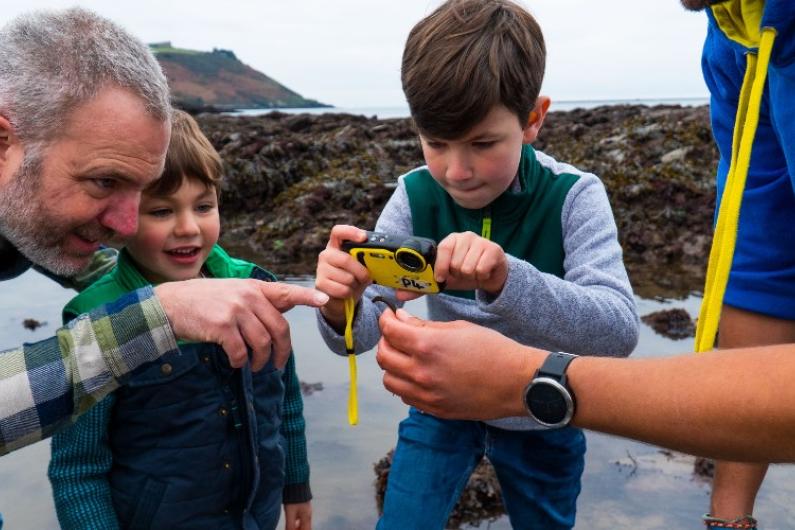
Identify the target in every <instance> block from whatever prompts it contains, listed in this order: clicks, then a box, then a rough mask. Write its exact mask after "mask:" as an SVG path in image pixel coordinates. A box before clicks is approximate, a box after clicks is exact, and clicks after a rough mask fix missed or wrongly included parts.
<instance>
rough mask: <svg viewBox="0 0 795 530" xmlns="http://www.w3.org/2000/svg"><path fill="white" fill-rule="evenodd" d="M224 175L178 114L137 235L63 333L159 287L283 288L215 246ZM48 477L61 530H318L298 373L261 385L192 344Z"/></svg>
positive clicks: (140, 379)
mask: <svg viewBox="0 0 795 530" xmlns="http://www.w3.org/2000/svg"><path fill="white" fill-rule="evenodd" d="M222 169H223V166H222V163H221V158H220V157H219V155H218V153H217V152H216V151H215V149H214V148H213V146H212V144H210V142H209V140H208V139H207V138H206V137H205V136H204V134H202V132H201V130H200V129H199V126H198V125H197V124H196V122H195V120H194V119H193V118H191V117H190V116H189V115H188V114H186V113H184V112H182V111H174V114H173V116H172V131H171V142H170V144H169V148H168V154H167V156H166V164H165V169H164V171H163V174H162V176H161V177H160V179H159V180H158V181H156V182H155V183H154V184H152V185H151V186H150V187H149V188H147V189H146V190H144V193H143V195H142V198H141V205H140V220H139V225H138V232H137V234H136V235H135V236H134V237H132V238H131V239H130V240H129V241H127V242H126V246H125V248H124V249H123V250H122V251H121V252H120V254H119V259H118V263H117V266H116V267H115V268H114V269H113V270H112V271H110V272H109V273H108V274H106V275H105V276H103V277H102V278H100V279H99V280H98V281H97V282H96V283H94V284H93V285H92V286H90V287H89V288H87V289H86V290H85V291H83V292H82V293H80V295H78V296H77V297H75V298H74V299H73V300H72V301H70V302H69V303H68V304H67V305H66V307H65V308H64V311H63V314H64V320H66V321H69V320H71V319H73V318H75V317H76V316H77V315H79V314H81V313H85V312H87V311H89V310H91V309H92V308H94V307H96V306H98V305H101V304H104V303H107V302H111V301H113V300H116V299H117V298H118V297H119V296H121V295H122V294H124V293H126V292H128V291H132V290H135V289H137V288H140V287H143V286H145V285H148V284H158V283H161V282H168V281H177V280H188V279H192V278H200V277H207V278H256V279H258V280H265V281H273V280H274V279H275V278H274V277H273V275H272V274H270V273H269V272H267V271H265V270H263V269H261V268H259V267H257V266H256V265H254V264H253V263H249V262H246V261H243V260H239V259H235V258H233V257H230V256H229V255H228V254H227V253H226V252H225V251H224V250H223V249H222V248H221V247H220V246H218V245H217V241H218V235H219V232H220V217H219V211H218V192H219V190H220V179H221V175H222ZM208 281H209V280H208ZM49 477H50V481H51V483H52V489H53V497H54V500H55V508H56V510H57V513H58V521H59V522H60V524H61V526H62V527H63V528H102V529H109V530H110V529H114V528H148V529H164V530H165V529H171V528H207V529H214V530H215V529H219V528H230V529H231V528H246V529H258V530H273V529H274V528H276V526H277V524H278V521H279V514H280V511H281V506H282V504H284V512H285V517H286V519H287V523H286V527H288V528H310V527H311V502H310V499H311V497H312V495H311V492H310V489H309V464H308V461H307V455H306V438H305V434H304V418H303V402H302V399H301V391H300V385H299V383H298V378H297V376H296V372H295V361H294V359H293V357H292V356H291V357H290V359H289V360H288V362H287V365H286V366H285V369H284V371H280V370H277V369H276V368H275V366H274V365H273V364H272V363H268V364H267V365H266V366H265V367H264V368H263V369H262V370H260V371H258V372H252V370H251V368H250V366H245V367H243V368H241V369H233V368H232V367H231V366H230V365H229V363H228V361H227V359H226V356H225V355H224V354H223V353H222V350H221V348H220V346H219V345H217V344H211V343H180V344H179V350H178V351H175V352H173V353H170V354H167V355H165V356H163V357H162V358H161V359H160V360H158V361H157V362H155V363H152V364H150V365H146V366H145V367H143V368H141V369H138V370H136V371H135V372H133V374H132V376H131V377H130V380H129V383H128V385H126V386H124V387H122V388H120V389H118V390H117V391H116V392H114V393H112V394H110V395H109V396H108V397H107V398H105V399H104V400H103V401H101V402H100V403H98V404H97V405H96V406H95V407H94V408H93V409H92V410H91V411H89V412H88V413H87V414H85V415H83V416H82V417H80V418H79V419H78V420H77V422H76V423H75V424H74V425H72V426H71V427H69V428H67V429H64V430H62V431H61V432H59V433H57V434H56V435H55V436H53V438H52V460H51V462H50V467H49Z"/></svg>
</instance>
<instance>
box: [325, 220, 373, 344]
mask: <svg viewBox="0 0 795 530" xmlns="http://www.w3.org/2000/svg"><path fill="white" fill-rule="evenodd" d="M366 239H367V233H366V232H365V231H364V230H361V229H359V228H356V227H355V226H349V225H336V226H335V227H334V228H332V229H331V234H330V235H329V240H328V243H327V244H326V248H325V250H323V251H322V252H321V253H320V255H319V256H318V258H317V273H316V275H315V288H316V289H318V290H320V291H323V292H324V293H326V294H327V295H329V297H330V300H329V301H328V303H327V304H326V305H325V306H323V307H322V308H321V309H320V312H321V314H322V315H323V317H324V318H325V319H326V321H327V322H328V323H329V324H331V326H332V327H334V328H335V329H337V330H341V329H343V328H344V327H345V305H344V304H345V299H346V298H351V297H352V298H353V299H354V300H355V301H357V302H358V301H359V299H360V298H361V297H362V293H363V292H364V290H365V289H366V288H367V286H368V285H370V273H369V272H368V271H367V268H366V267H365V266H364V265H362V264H361V263H359V262H358V261H356V260H355V259H354V258H353V256H351V255H350V254H348V253H347V252H345V251H344V250H342V249H341V246H342V242H343V241H345V240H350V241H357V242H363V241H365V240H366Z"/></svg>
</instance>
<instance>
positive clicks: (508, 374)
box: [376, 309, 545, 420]
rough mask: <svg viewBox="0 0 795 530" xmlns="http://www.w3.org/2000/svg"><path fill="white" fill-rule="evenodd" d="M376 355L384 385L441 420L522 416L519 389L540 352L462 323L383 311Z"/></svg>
mask: <svg viewBox="0 0 795 530" xmlns="http://www.w3.org/2000/svg"><path fill="white" fill-rule="evenodd" d="M380 325H381V332H382V333H383V336H382V338H381V341H380V342H379V343H378V352H377V354H376V359H377V360H378V364H379V365H380V366H381V368H383V369H384V370H385V371H386V373H385V374H384V386H385V387H386V389H387V390H389V391H390V392H393V393H395V394H398V395H399V396H400V397H401V398H402V399H403V401H404V402H405V403H407V404H409V405H413V406H415V407H417V408H418V409H420V410H422V411H425V412H429V413H431V414H433V415H435V416H439V417H442V418H454V419H468V420H484V419H493V418H503V417H507V416H520V415H523V414H525V411H524V404H523V391H524V387H525V386H526V385H527V383H528V382H529V381H530V379H531V378H532V376H533V374H534V373H535V370H536V369H537V368H538V366H539V365H540V364H541V362H542V361H543V359H544V356H545V352H542V351H541V350H536V349H533V348H528V347H525V346H522V345H520V344H518V343H516V342H514V341H513V340H511V339H509V338H507V337H505V336H504V335H501V334H500V333H497V332H496V331H493V330H490V329H488V328H484V327H481V326H478V325H476V324H472V323H469V322H464V321H460V320H459V321H455V322H431V321H426V320H420V319H418V318H415V317H413V316H411V315H409V313H407V312H406V311H404V310H402V309H399V310H398V311H397V315H396V314H395V313H393V312H392V311H384V313H383V314H382V315H381V320H380Z"/></svg>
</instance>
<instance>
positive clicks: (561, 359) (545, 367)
mask: <svg viewBox="0 0 795 530" xmlns="http://www.w3.org/2000/svg"><path fill="white" fill-rule="evenodd" d="M576 358H577V356H576V355H574V354H571V353H564V352H560V351H556V352H550V353H549V355H547V358H546V359H545V360H544V362H543V363H542V364H541V368H539V369H538V372H537V373H536V377H549V378H551V379H555V380H557V381H558V382H559V383H560V384H561V385H563V386H567V385H566V368H568V366H569V364H570V363H571V361H573V360H574V359H576Z"/></svg>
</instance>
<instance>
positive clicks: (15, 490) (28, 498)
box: [0, 272, 795, 530]
mask: <svg viewBox="0 0 795 530" xmlns="http://www.w3.org/2000/svg"><path fill="white" fill-rule="evenodd" d="M306 283H311V282H306ZM2 293H3V295H2V297H0V347H5V346H11V345H13V344H17V343H20V342H22V341H31V340H36V339H39V338H44V337H46V336H48V335H51V334H52V333H53V330H54V327H55V326H54V324H55V323H57V322H59V321H60V309H61V307H62V306H63V305H64V303H66V302H67V301H68V299H69V298H71V296H72V293H71V292H70V291H67V290H64V289H62V288H60V287H58V286H57V285H55V284H54V283H52V282H51V281H49V280H47V279H45V278H43V277H42V276H40V275H38V274H37V273H34V272H29V273H27V274H25V275H23V276H22V277H20V278H18V279H16V280H13V281H10V282H5V283H3V285H2ZM698 304H699V299H698V298H695V297H689V298H686V299H684V300H677V301H675V302H671V303H666V302H662V301H658V300H644V299H639V300H638V305H639V308H640V314H641V315H645V314H647V313H650V312H652V311H657V310H660V309H668V308H673V307H683V308H685V309H686V310H687V311H688V312H689V313H690V314H691V316H694V315H695V314H696V312H697V309H698ZM409 309H410V310H411V311H412V312H414V313H416V314H419V315H423V314H424V305H423V304H422V303H416V302H415V303H413V304H412V305H410V306H409ZM25 318H35V319H37V320H40V321H46V322H49V324H48V325H46V326H44V327H41V328H39V329H38V330H36V331H29V330H27V329H25V328H24V327H23V325H22V322H23V320H24V319H25ZM288 318H289V320H290V323H291V326H292V329H293V341H294V344H295V351H296V352H297V364H298V374H299V377H300V378H301V379H302V380H303V381H306V382H308V383H315V382H322V383H323V389H322V390H319V391H315V392H314V393H313V394H312V395H310V396H307V397H305V414H306V420H307V435H308V444H309V455H310V459H311V467H312V478H311V482H312V489H313V491H314V494H315V499H314V501H313V504H314V512H315V516H314V521H315V528H316V529H318V530H336V529H339V530H355V529H360V528H362V529H364V528H372V527H373V526H374V524H375V521H376V517H377V516H376V504H375V498H374V488H373V482H374V479H375V475H374V473H373V464H374V463H375V462H377V461H378V460H379V459H380V458H382V457H383V456H384V455H385V454H386V453H387V452H388V451H389V450H390V449H391V448H392V447H393V446H394V445H395V441H396V426H397V423H398V422H399V421H400V420H401V419H402V418H403V416H404V415H405V413H406V407H405V406H404V405H403V403H402V402H401V401H400V400H399V399H397V398H395V397H394V396H392V395H391V394H390V393H388V392H387V391H385V390H384V389H383V387H382V386H381V371H380V369H379V368H378V366H377V364H376V363H375V360H374V356H373V355H372V353H368V354H364V355H362V356H360V357H359V404H360V411H359V421H360V423H359V425H358V426H356V427H349V426H348V423H347V409H346V400H347V382H348V381H347V378H348V368H347V362H346V360H345V359H344V358H342V357H337V356H335V355H333V354H331V353H330V352H329V351H328V350H327V349H326V347H325V345H324V344H323V342H322V341H321V339H320V337H319V335H318V333H317V331H316V328H315V316H314V314H313V312H312V311H310V310H308V309H304V308H297V309H295V310H293V311H291V312H290V313H289V315H288ZM691 347H692V341H690V340H683V341H671V340H668V339H665V338H663V337H661V336H658V335H656V334H655V333H654V332H653V331H651V329H650V328H649V327H648V326H645V325H644V326H642V330H641V338H640V345H639V346H638V350H637V351H638V354H639V355H640V354H642V355H643V356H659V355H664V354H670V353H677V352H683V351H688V350H690V348H691ZM588 443H589V449H588V453H587V455H586V458H587V465H586V470H585V475H584V477H583V491H582V494H581V495H580V499H579V503H578V521H579V522H578V524H577V528H579V529H586V528H587V529H594V530H599V529H611V530H621V529H626V530H630V529H632V530H637V529H644V530H654V529H661V530H662V529H668V528H671V527H683V528H697V527H699V526H701V523H700V520H699V518H700V516H701V514H702V513H703V512H705V511H706V509H707V503H708V500H709V489H708V485H706V484H705V483H704V482H702V481H700V480H697V479H694V478H693V477H692V476H691V474H690V469H691V467H690V465H689V462H690V460H689V459H687V460H681V459H676V460H673V461H668V460H666V458H665V456H664V455H662V454H661V453H659V450H658V449H657V448H656V447H653V446H648V445H643V444H639V443H634V442H628V441H626V440H621V439H618V438H613V437H610V436H606V435H600V434H594V433H589V435H588ZM630 456H631V458H630ZM48 458H49V443H48V442H42V443H39V444H36V445H34V446H32V447H28V448H25V449H23V450H20V451H17V452H15V453H13V454H11V455H9V456H6V457H3V458H2V459H0V511H2V512H3V514H4V517H5V519H6V525H7V526H6V528H9V529H12V530H14V529H18V528H23V529H27V528H57V521H56V519H55V515H54V508H53V504H52V499H51V496H50V487H49V483H48V481H47V478H46V467H47V461H48ZM633 459H634V461H635V462H636V464H632V460H633ZM792 499H795V472H793V470H792V468H791V467H787V466H775V467H773V468H771V470H770V472H769V473H768V478H767V480H766V481H765V483H764V485H763V487H762V491H761V492H760V495H759V501H758V510H757V516H758V518H759V519H760V521H762V522H763V524H764V527H765V528H768V529H774V528H788V527H791V523H790V521H791V520H792V516H793V515H795V509H794V508H793V507H792V502H791V500H792ZM483 527H488V528H491V529H493V530H497V529H507V528H510V525H509V524H508V521H507V519H506V518H504V517H503V518H502V519H500V520H498V521H497V522H495V523H492V524H490V525H486V524H484V525H483Z"/></svg>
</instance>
